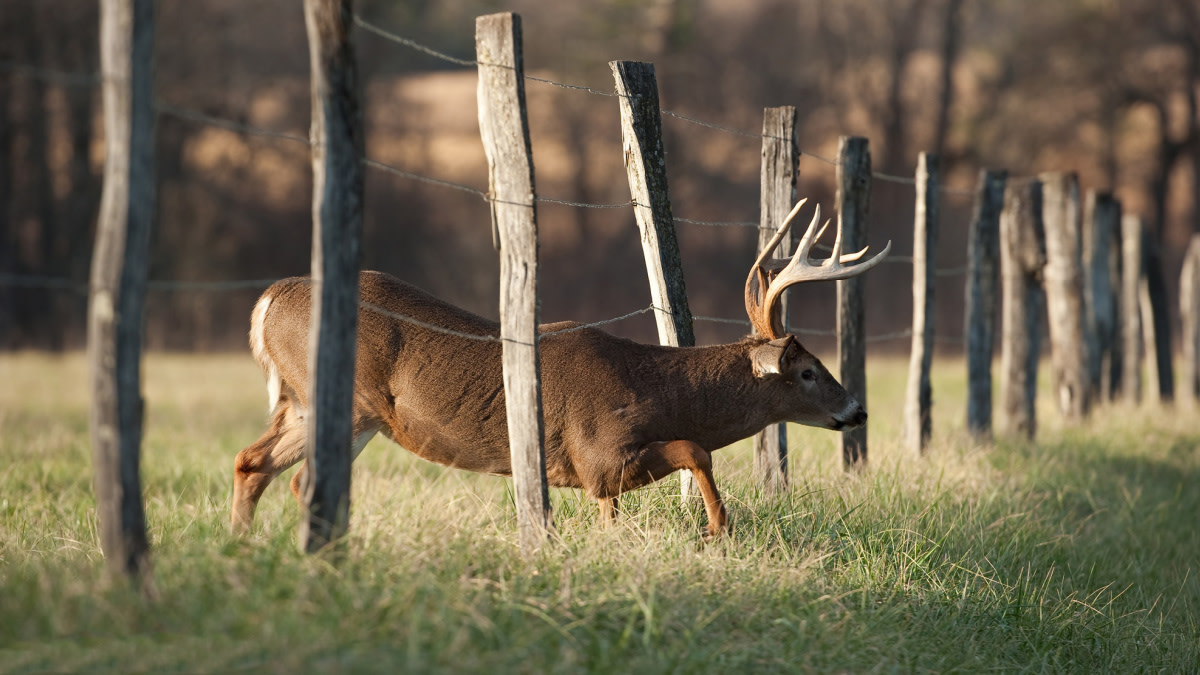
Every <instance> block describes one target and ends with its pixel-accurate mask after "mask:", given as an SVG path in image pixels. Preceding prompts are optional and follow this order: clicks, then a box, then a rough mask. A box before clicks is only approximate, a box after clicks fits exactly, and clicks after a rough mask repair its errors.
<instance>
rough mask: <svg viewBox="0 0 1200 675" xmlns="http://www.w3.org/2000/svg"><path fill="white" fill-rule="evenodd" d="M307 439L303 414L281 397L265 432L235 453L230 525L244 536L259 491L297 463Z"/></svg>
mask: <svg viewBox="0 0 1200 675" xmlns="http://www.w3.org/2000/svg"><path fill="white" fill-rule="evenodd" d="M306 436H307V430H306V429H305V421H304V411H303V409H300V408H299V406H298V405H297V404H296V403H295V401H294V399H292V398H290V397H284V398H282V399H281V400H280V401H279V404H278V405H277V406H276V407H275V412H274V413H272V415H271V423H270V425H269V426H268V427H267V430H266V432H264V433H263V435H262V436H261V437H260V438H259V439H258V440H257V441H255V442H254V443H252V444H251V445H249V446H248V447H247V448H246V449H244V450H242V451H241V452H239V453H238V455H237V459H236V460H235V461H234V467H233V510H232V513H231V514H230V525H231V527H232V529H233V531H234V532H245V531H247V530H249V529H250V525H251V524H252V523H253V522H254V509H255V507H257V506H258V500H259V498H260V497H262V493H263V490H266V489H267V486H268V485H270V484H271V481H272V480H274V479H275V477H276V476H278V475H279V474H280V473H282V472H284V471H286V470H287V469H288V468H289V467H291V466H292V465H294V464H295V463H296V462H299V461H300V459H301V458H302V457H303V455H304V443H305V438H306Z"/></svg>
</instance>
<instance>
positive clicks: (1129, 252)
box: [1120, 214, 1144, 403]
mask: <svg viewBox="0 0 1200 675" xmlns="http://www.w3.org/2000/svg"><path fill="white" fill-rule="evenodd" d="M1142 229H1143V228H1142V219H1141V218H1140V217H1139V216H1135V215H1131V214H1127V215H1125V216H1122V218H1121V267H1122V269H1121V321H1120V323H1121V355H1122V356H1121V358H1122V360H1123V362H1124V364H1125V368H1124V369H1123V371H1122V374H1121V398H1123V399H1124V400H1125V401H1126V402H1127V403H1140V402H1141V400H1142V359H1143V358H1144V356H1143V355H1144V350H1143V345H1142V311H1141V288H1142V265H1143V263H1144V259H1143V256H1142Z"/></svg>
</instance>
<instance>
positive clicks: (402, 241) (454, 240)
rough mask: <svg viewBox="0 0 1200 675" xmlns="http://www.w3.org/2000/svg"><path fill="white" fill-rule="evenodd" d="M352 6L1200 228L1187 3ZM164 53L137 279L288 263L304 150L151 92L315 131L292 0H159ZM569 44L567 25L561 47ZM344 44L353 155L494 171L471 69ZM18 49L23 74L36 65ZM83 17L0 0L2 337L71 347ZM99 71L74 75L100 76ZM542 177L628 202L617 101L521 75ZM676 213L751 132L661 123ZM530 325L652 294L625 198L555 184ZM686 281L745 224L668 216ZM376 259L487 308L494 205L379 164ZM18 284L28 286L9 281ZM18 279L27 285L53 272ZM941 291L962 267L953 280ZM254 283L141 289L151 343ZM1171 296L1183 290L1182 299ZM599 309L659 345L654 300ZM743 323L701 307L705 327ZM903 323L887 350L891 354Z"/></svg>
mask: <svg viewBox="0 0 1200 675" xmlns="http://www.w3.org/2000/svg"><path fill="white" fill-rule="evenodd" d="M357 7H358V11H359V12H360V13H361V15H362V16H363V17H364V18H365V19H367V20H369V21H371V22H373V23H376V24H378V25H380V26H384V27H386V28H388V29H389V30H394V31H395V32H396V33H399V34H401V35H404V36H406V37H411V38H413V39H415V40H417V41H419V42H421V43H423V44H425V45H428V46H430V47H432V48H435V49H438V50H440V51H442V52H445V53H448V54H452V55H454V56H458V57H462V58H467V59H470V58H471V57H472V54H473V48H474V47H473V39H474V33H473V28H472V27H473V17H474V16H476V15H478V14H483V13H486V12H490V11H496V10H499V9H511V10H513V11H518V12H521V13H522V14H523V17H524V24H525V36H526V38H525V59H526V70H527V72H528V73H529V74H530V75H535V76H539V77H548V78H551V79H554V80H557V81H560V82H571V83H575V84H579V85H584V86H589V87H592V88H594V89H597V90H601V91H611V88H612V84H611V74H610V72H609V68H608V65H607V64H608V62H609V61H612V60H616V59H628V60H643V61H652V62H654V63H655V65H656V70H657V75H658V81H659V87H660V91H661V92H662V102H663V106H664V107H665V108H666V109H669V110H672V111H674V112H677V113H681V114H684V115H687V116H689V117H692V118H696V119H700V120H704V121H707V122H714V123H718V124H720V125H723V126H726V127H730V128H736V129H740V130H744V131H747V132H750V133H751V134H757V130H758V129H759V128H760V126H761V114H762V113H761V111H762V109H763V107H765V106H774V105H794V106H795V107H796V109H797V128H798V129H799V138H800V141H801V148H802V149H803V150H805V151H807V152H809V153H814V154H816V155H820V156H822V157H827V158H830V157H835V156H836V154H837V139H838V137H839V136H840V135H843V134H855V135H860V136H865V137H868V138H870V139H871V148H872V153H873V155H874V157H873V158H872V164H873V167H874V169H875V170H876V171H878V172H881V173H883V174H889V175H895V176H902V177H906V178H911V176H912V170H913V167H914V166H915V164H916V158H917V153H919V152H921V151H927V150H928V151H933V152H937V153H938V154H939V155H940V157H941V164H940V167H941V175H942V184H943V186H944V187H946V188H948V189H951V190H963V191H969V190H971V189H972V188H973V186H974V183H975V180H976V177H977V175H978V172H979V170H980V169H981V168H989V169H1005V170H1007V171H1008V172H1009V175H1010V176H1012V177H1020V176H1030V175H1035V174H1038V173H1041V172H1043V171H1056V170H1063V171H1077V172H1078V173H1079V176H1080V183H1081V185H1083V186H1084V187H1085V188H1096V189H1100V190H1111V191H1113V192H1114V194H1115V195H1116V196H1117V197H1118V198H1119V199H1120V200H1121V201H1122V203H1123V206H1124V210H1125V212H1126V213H1131V212H1132V213H1140V214H1142V215H1143V216H1144V218H1145V222H1146V224H1147V226H1148V228H1149V229H1150V231H1152V232H1153V233H1154V236H1155V237H1156V238H1157V239H1158V242H1159V243H1160V244H1161V250H1162V251H1163V260H1162V265H1163V266H1164V268H1165V278H1166V279H1167V280H1168V283H1169V284H1170V285H1171V288H1170V294H1171V297H1172V298H1175V297H1177V295H1176V291H1177V289H1176V288H1175V284H1177V280H1178V278H1179V269H1180V265H1181V261H1182V256H1183V252H1184V249H1185V247H1186V243H1187V240H1188V237H1189V236H1190V234H1191V233H1192V232H1194V231H1200V214H1198V212H1200V210H1198V209H1197V208H1196V204H1195V195H1197V194H1200V170H1198V168H1200V112H1198V110H1197V96H1198V88H1200V7H1198V6H1197V5H1196V4H1195V3H1194V2H1193V1H1192V0H1130V1H1124V2H1113V3H1096V2H1092V1H1090V0H1065V1H1063V2H1054V3H1032V2H1027V1H1017V0H1011V1H1001V2H967V1H966V0H887V1H886V2H875V1H868V0H843V1H841V2H815V1H814V2H783V1H775V0H749V1H747V0H711V1H707V2H705V1H702V0H644V1H641V2H612V1H611V0H603V1H602V0H587V1H584V2H576V3H558V4H551V5H547V4H546V3H538V2H533V1H532V0H521V1H516V2H494V1H489V2H480V1H451V2H439V3H433V2H415V3H395V2H381V1H373V2H372V1H363V2H359V3H357ZM157 21H158V40H157V52H156V60H155V68H156V97H157V99H158V101H159V103H160V109H161V110H164V112H163V113H161V114H160V115H159V116H158V121H157V129H156V134H157V146H158V150H157V152H158V180H159V189H158V194H159V204H158V213H159V217H158V221H157V224H156V230H155V232H154V242H153V253H152V258H151V269H150V278H151V279H158V280H168V279H169V280H197V281H223V280H235V279H265V278H273V277H280V276H286V275H291V274H305V273H307V271H308V268H309V253H310V246H311V229H310V228H311V218H310V213H309V207H310V203H311V195H310V189H311V186H310V183H311V174H310V165H309V159H308V148H307V147H305V146H304V145H302V144H298V143H289V142H287V141H285V140H280V139H275V138H263V137H254V136H247V135H243V134H239V133H236V132H234V131H229V130H225V129H220V128H214V127H212V126H209V125H204V124H198V123H196V122H195V121H193V120H188V119H185V118H182V117H180V116H178V115H175V114H170V113H169V112H166V110H167V108H166V106H172V107H175V108H182V109H187V110H194V111H198V112H202V113H205V114H208V115H212V116H215V117H220V118H223V119H227V120H232V121H235V122H240V123H245V124H249V125H253V126H255V127H261V128H267V129H273V130H278V131H284V132H287V133H291V134H295V135H297V136H300V137H304V136H306V135H307V129H308V124H309V116H310V112H309V101H308V77H309V72H308V52H307V48H306V44H305V29H304V17H303V11H302V8H301V6H300V4H298V3H294V2H281V1H277V0H276V1H265V2H259V3H249V4H247V3H237V2H232V1H231V0H197V1H196V2H189V3H182V2H181V3H160V5H159V8H158V17H157ZM564 37H566V38H568V39H564ZM358 44H359V46H360V51H359V63H360V67H361V77H362V81H363V82H364V89H365V91H364V94H365V95H364V107H365V114H366V120H367V124H368V130H367V139H366V148H367V155H368V156H370V157H373V158H377V159H380V160H383V161H386V162H388V163H390V164H393V165H395V166H399V167H402V168H404V169H405V170H407V171H411V172H414V173H418V174H422V175H426V176H433V177H437V178H443V179H446V180H451V181H455V182H459V183H464V184H468V185H473V186H477V187H480V188H484V187H485V186H486V184H487V178H486V176H487V173H486V172H487V165H486V161H485V158H484V154H483V148H482V145H481V144H480V142H479V133H478V126H477V125H478V123H477V120H476V118H475V105H474V91H475V77H476V74H475V70H474V69H473V68H467V67H462V66H456V65H454V64H451V63H447V62H445V61H442V60H439V59H436V58H434V57H431V56H428V55H425V54H422V53H420V52H418V51H414V50H412V49H409V48H406V47H403V46H400V45H396V44H394V43H391V42H388V41H386V40H384V39H382V38H380V37H378V36H374V35H369V34H363V35H360V36H359V39H358ZM27 67H33V68H37V69H40V70H38V71H30V70H27ZM97 70H98V57H97V16H96V7H95V3H92V2H85V1H84V0H43V1H40V2H34V0H12V1H10V2H6V3H5V6H4V9H3V11H2V12H0V235H2V239H0V345H2V346H5V347H10V348H12V347H34V348H49V349H60V348H66V347H77V346H80V345H81V344H82V339H83V326H84V295H83V294H82V293H78V292H73V291H71V290H70V289H66V288H62V287H60V286H61V285H62V284H61V282H62V281H63V280H72V281H75V282H78V283H81V284H82V283H84V282H86V279H87V266H88V264H89V261H90V255H91V245H92V234H93V232H94V226H95V215H96V209H97V205H98V201H99V194H100V166H101V163H102V158H103V142H102V139H101V138H100V136H101V132H100V129H101V127H100V125H99V123H98V114H99V94H100V89H99V87H98V86H97V84H98V82H97V79H96V77H95V75H94V74H95V73H96V72H97ZM89 74H90V75H89ZM528 98H529V105H530V116H531V118H530V127H531V134H532V142H533V149H534V155H535V161H536V163H537V166H538V192H539V195H542V196H548V197H556V198H563V199H569V200H571V201H576V202H588V203H622V202H626V201H627V200H628V190H627V187H626V185H625V182H624V170H623V166H622V155H621V139H620V127H619V122H618V119H619V117H618V107H617V101H616V100H615V99H613V98H610V97H603V96H596V95H593V94H588V93H586V92H580V91H576V90H568V89H563V88H558V87H553V86H551V85H547V84H544V83H537V82H531V83H530V84H529V87H528ZM663 128H664V133H665V146H666V155H667V163H668V173H669V175H670V181H671V187H672V193H671V198H672V207H673V210H674V213H675V215H677V216H681V217H685V218H692V219H699V220H705V221H724V222H744V221H753V220H755V219H756V218H757V213H758V202H759V195H758V172H759V159H760V158H759V152H760V149H759V148H760V144H759V140H758V139H757V138H746V137H743V136H738V135H735V134H730V133H728V132H725V131H720V130H714V129H708V128H705V127H702V126H698V125H695V124H691V123H689V122H687V121H685V120H680V119H678V118H671V117H668V118H666V119H665V120H664V123H663ZM834 182H835V172H834V170H833V167H831V166H829V165H827V164H825V163H823V162H821V161H819V160H815V159H812V158H808V157H806V158H803V159H802V161H801V166H800V185H801V191H802V193H803V194H804V195H806V196H810V197H812V198H815V199H817V200H819V201H821V202H822V203H824V204H827V205H828V204H831V203H832V201H833V190H834ZM875 185H876V187H875V189H874V190H873V193H872V204H871V226H870V240H871V243H876V242H879V243H882V242H883V241H886V240H887V239H889V238H890V239H894V240H896V242H897V248H896V251H895V252H896V253H897V254H898V255H900V256H903V255H907V254H908V253H910V252H911V241H912V235H911V229H910V228H911V227H912V213H913V210H912V209H913V193H914V190H913V186H911V185H907V184H903V183H894V182H892V183H889V182H885V181H879V182H876V184H875ZM971 206H972V205H971V202H970V197H967V196H956V195H954V194H950V195H947V196H946V198H945V199H944V200H943V207H942V209H941V218H942V222H943V226H942V229H941V237H940V240H939V244H938V250H937V251H936V255H935V257H936V259H937V261H938V262H939V265H940V266H942V267H955V266H959V265H962V264H964V262H965V259H966V251H967V246H966V224H967V222H968V221H969V219H970V212H971ZM539 226H540V229H541V261H542V262H541V267H542V269H541V283H540V286H541V289H542V317H543V318H544V319H545V320H560V319H576V320H584V321H588V320H596V319H602V318H607V317H610V316H614V315H618V314H623V313H625V312H627V311H629V310H631V309H636V308H637V307H641V306H644V305H645V304H647V302H648V297H646V296H647V295H648V294H647V291H646V290H645V284H644V272H643V270H642V260H641V252H640V246H639V243H638V239H637V229H636V226H635V224H634V215H633V211H632V209H628V208H625V209H583V208H572V207H566V206H557V205H553V204H546V205H545V206H544V207H543V208H541V209H540V210H539ZM679 243H680V248H681V252H682V256H683V261H684V271H685V274H686V275H687V287H688V291H689V296H690V297H689V303H690V305H691V308H692V311H693V312H694V313H695V314H697V315H701V316H717V317H739V316H740V315H741V299H740V293H741V288H742V282H743V280H744V276H745V271H746V269H747V266H748V265H749V263H750V261H751V260H752V258H753V253H754V250H755V246H756V243H757V234H756V232H755V231H754V230H753V229H752V228H742V227H735V226H730V227H710V226H702V225H692V224H687V223H681V224H680V225H679ZM364 254H365V255H364V264H365V265H366V266H368V267H371V268H376V269H384V270H387V271H390V272H393V273H395V274H397V275H399V276H401V277H404V278H406V279H408V280H411V281H413V282H414V283H416V284H418V285H420V286H423V287H425V288H427V289H429V290H431V291H433V292H434V293H436V294H438V295H440V296H442V297H445V298H446V299H448V300H450V301H452V302H456V303H458V304H460V305H462V306H464V307H467V308H469V309H471V310H473V311H476V312H479V313H481V314H485V315H488V316H493V317H494V316H495V315H496V307H497V304H496V294H497V290H496V284H497V281H496V280H497V278H498V274H497V268H498V259H497V256H496V253H495V250H494V249H493V247H492V235H491V231H490V218H489V214H488V207H487V204H486V203H485V202H484V201H483V200H481V199H478V198H477V197H475V196H472V195H471V194H470V193H464V192H460V191H454V190H452V189H448V188H446V187H444V186H439V185H433V184H429V183H422V182H419V181H414V180H411V179H404V178H399V177H395V176H392V175H389V174H385V173H381V172H377V171H374V172H373V171H368V173H367V194H366V210H365V219H364ZM18 278H19V279H22V280H24V281H22V282H21V283H22V284H23V285H17V284H16V283H14V280H15V279H18ZM31 278H42V279H44V280H46V283H44V284H40V285H39V284H37V283H34V282H33V281H32V280H31ZM910 279H911V269H909V268H907V267H906V266H904V265H885V266H883V267H881V268H879V270H877V272H876V273H873V274H872V275H868V277H866V278H865V279H864V282H865V283H866V285H867V287H868V290H867V297H868V298H870V299H871V306H870V307H869V308H868V315H869V321H871V332H886V331H889V330H894V329H897V328H904V327H906V326H907V325H908V324H909V322H910V319H911V310H910V308H911V301H912V300H911V290H910V286H909V281H910ZM947 286H950V284H947ZM256 295H257V292H256V291H255V290H239V291H228V290H222V291H216V290H176V291H172V292H166V291H161V290H160V291H157V292H153V293H152V295H151V297H150V298H149V301H148V328H147V345H148V346H149V347H151V348H181V349H189V348H190V349H206V348H242V346H243V345H244V343H245V337H244V336H245V331H246V325H247V317H248V315H249V310H250V307H251V305H252V303H253V300H254V298H255V296H256ZM962 297H963V296H962V293H961V292H956V291H954V290H948V291H945V292H943V291H940V290H939V293H938V296H937V301H938V310H937V322H938V324H939V326H941V328H940V329H939V333H940V334H942V335H948V336H957V335H959V334H960V333H961V326H962V306H963V303H962ZM791 302H792V306H793V308H794V309H793V313H792V321H793V322H794V323H795V324H796V325H798V326H807V327H821V328H828V327H830V326H831V325H832V322H833V307H834V297H833V292H832V289H811V290H810V289H798V290H797V292H795V293H793V298H792V300H791ZM1171 305H1172V307H1173V308H1174V307H1177V306H1178V303H1176V302H1172V303H1171ZM611 328H612V330H614V331H615V332H618V333H622V334H627V335H631V336H634V337H638V338H641V339H647V340H652V339H653V335H654V326H653V322H652V320H650V319H648V318H644V319H638V320H633V321H629V322H625V323H622V324H615V325H613V326H612V327H611ZM745 332H746V330H745V329H739V328H738V327H736V326H725V325H721V324H703V323H701V324H698V325H697V338H698V340H699V341H700V342H706V341H711V340H714V339H729V338H731V337H736V336H737V335H740V334H743V333H745ZM907 346H908V341H907V340H899V341H898V342H896V343H895V348H896V349H897V350H900V349H904V348H906V347H907Z"/></svg>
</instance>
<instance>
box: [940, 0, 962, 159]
mask: <svg viewBox="0 0 1200 675" xmlns="http://www.w3.org/2000/svg"><path fill="white" fill-rule="evenodd" d="M962 3H963V0H946V5H945V12H944V13H943V15H942V64H941V76H940V78H939V79H940V81H941V85H942V86H941V94H940V95H939V97H938V112H937V126H935V127H934V138H933V153H934V155H936V156H937V157H944V156H945V153H946V136H947V135H948V134H949V133H950V104H951V102H952V101H953V100H954V64H955V63H956V62H957V60H958V45H959V31H960V23H961V21H962Z"/></svg>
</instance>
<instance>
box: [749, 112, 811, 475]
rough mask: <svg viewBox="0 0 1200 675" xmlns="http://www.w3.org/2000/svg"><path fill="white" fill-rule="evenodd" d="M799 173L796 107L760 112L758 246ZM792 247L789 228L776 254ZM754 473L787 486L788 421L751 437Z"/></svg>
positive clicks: (787, 207) (783, 305) (779, 217)
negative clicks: (760, 165)
mask: <svg viewBox="0 0 1200 675" xmlns="http://www.w3.org/2000/svg"><path fill="white" fill-rule="evenodd" d="M799 173H800V143H799V140H798V138H797V132H796V108H795V107H793V106H782V107H779V108H767V109H766V110H764V111H763V141H762V176H761V178H762V181H761V182H762V188H761V193H760V199H759V205H760V208H759V226H758V249H759V250H760V251H761V250H762V249H763V248H764V247H766V245H767V244H769V243H770V242H771V238H772V237H773V236H774V235H775V231H776V230H778V229H779V227H780V225H782V224H783V219H784V218H785V217H787V214H788V213H789V212H791V210H792V206H793V205H794V204H795V203H796V180H797V179H798V177H799ZM791 249H792V237H791V232H790V231H789V232H788V234H787V236H785V237H784V239H783V241H781V242H780V244H779V248H777V249H776V250H775V257H777V258H783V257H786V256H787V254H788V253H789V252H791ZM779 304H780V312H782V322H783V325H784V326H787V324H788V310H787V296H786V295H785V296H784V298H783V299H782V301H781V302H780V303H779ZM754 474H755V475H756V476H757V477H758V480H759V482H760V484H761V485H762V486H763V488H764V489H765V490H766V491H767V492H769V493H777V492H782V491H783V490H785V489H786V488H787V424H784V423H780V424H774V425H771V426H769V427H767V428H766V429H763V430H762V431H761V432H759V433H758V434H756V435H755V436H754Z"/></svg>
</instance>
